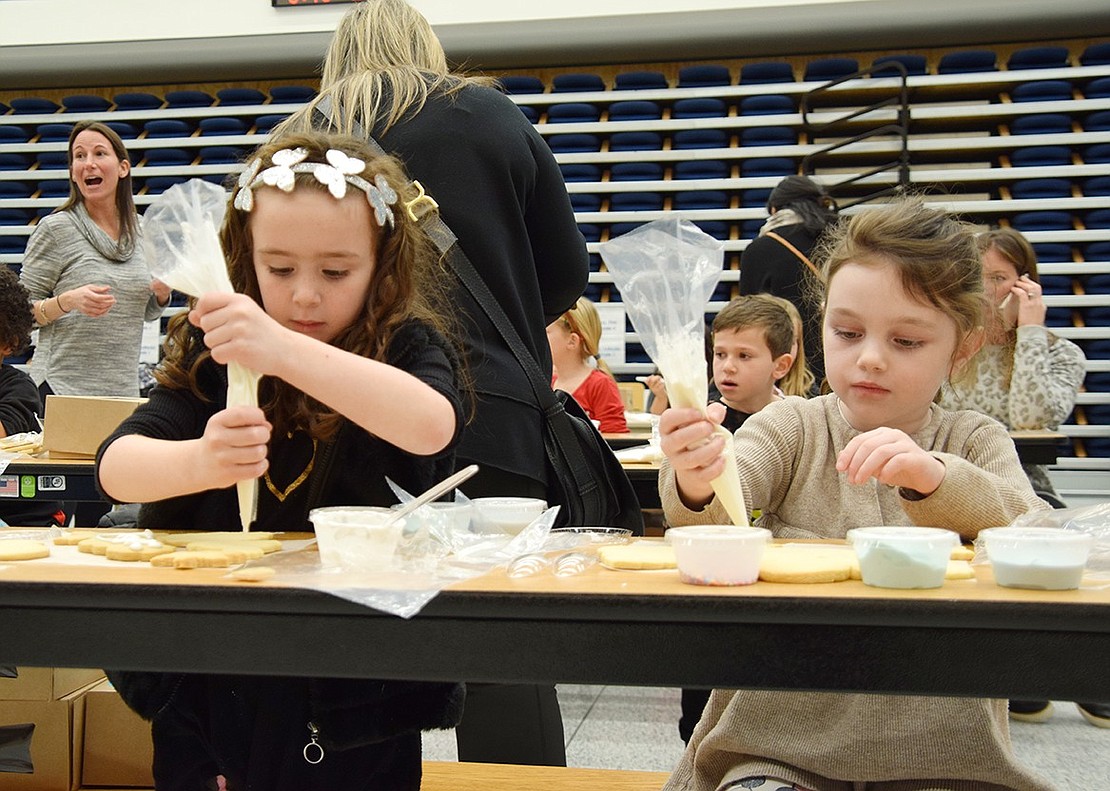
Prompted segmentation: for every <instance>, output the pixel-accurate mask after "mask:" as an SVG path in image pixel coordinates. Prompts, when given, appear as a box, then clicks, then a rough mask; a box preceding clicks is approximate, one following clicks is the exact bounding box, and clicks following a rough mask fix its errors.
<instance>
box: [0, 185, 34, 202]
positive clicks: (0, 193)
mask: <svg viewBox="0 0 1110 791" xmlns="http://www.w3.org/2000/svg"><path fill="white" fill-rule="evenodd" d="M31 193H32V189H31V185H30V184H26V183H24V182H22V181H0V198H17V199H18V198H30V197H31Z"/></svg>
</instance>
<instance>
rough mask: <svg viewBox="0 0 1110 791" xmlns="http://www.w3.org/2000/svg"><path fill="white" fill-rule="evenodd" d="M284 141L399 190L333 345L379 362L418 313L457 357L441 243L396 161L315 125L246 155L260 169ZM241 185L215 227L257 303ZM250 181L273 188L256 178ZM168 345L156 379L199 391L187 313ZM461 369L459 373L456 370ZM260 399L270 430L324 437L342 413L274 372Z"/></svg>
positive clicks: (305, 181)
mask: <svg viewBox="0 0 1110 791" xmlns="http://www.w3.org/2000/svg"><path fill="white" fill-rule="evenodd" d="M288 148H303V149H304V150H305V151H307V152H308V156H307V157H306V158H305V160H304V161H305V162H309V163H312V162H322V163H326V162H327V160H326V158H325V154H326V152H327V151H328V150H329V149H338V150H340V151H342V152H343V153H345V154H347V155H348V156H350V157H355V158H357V159H360V160H362V161H363V162H365V163H366V169H365V170H364V171H363V172H362V173H361V174H360V175H361V176H362V178H364V179H366V180H367V181H368V182H371V183H373V182H374V180H375V179H376V178H377V177H379V176H381V177H384V178H385V180H386V181H387V182H388V183H389V186H390V187H392V188H393V189H394V191H396V192H397V195H398V198H399V199H398V201H397V203H396V204H394V206H393V207H392V211H393V218H394V225H393V226H392V227H390V226H389V225H385V226H383V227H381V228H375V233H374V244H375V245H376V247H377V249H376V250H374V255H375V257H374V260H375V264H374V271H373V274H372V275H371V279H370V288H369V292H368V294H367V299H366V305H365V306H364V308H363V311H362V315H361V316H360V318H359V319H358V320H356V321H355V322H354V323H353V324H352V325H351V326H350V327H348V328H347V329H345V330H344V331H343V332H341V333H340V334H339V335H338V336H337V337H336V338H335V339H334V340H333V341H332V345H333V346H336V347H338V348H340V349H343V350H344V351H348V352H351V353H353V354H358V355H361V356H363V357H368V358H370V359H373V360H379V361H383V362H384V361H385V358H386V353H387V351H388V349H389V346H390V343H391V342H392V341H393V339H394V336H395V335H396V333H397V330H398V328H399V327H400V326H401V325H402V324H403V323H404V322H406V321H409V320H411V319H415V320H418V321H420V322H422V323H424V324H427V325H430V326H431V327H432V328H433V329H435V330H437V331H438V332H439V333H440V334H442V335H443V336H444V337H445V338H447V339H448V340H449V341H451V342H452V344H453V345H454V347H455V349H456V357H459V355H458V353H457V350H458V343H457V338H458V332H457V327H456V322H455V320H454V319H453V318H452V314H451V313H450V311H449V309H448V306H449V304H450V303H449V301H448V299H447V291H446V281H448V280H449V277H448V274H447V272H446V271H445V269H444V268H443V266H442V263H441V261H440V257H439V253H438V251H437V250H436V249H435V247H434V246H433V245H432V243H431V241H430V240H429V239H428V237H427V235H426V234H425V233H424V232H423V231H422V230H421V228H420V227H419V225H417V223H416V222H415V221H414V220H413V219H412V218H411V217H410V216H409V215H408V213H407V212H406V211H405V208H404V205H403V204H404V202H405V201H408V200H411V199H413V198H414V197H416V194H417V193H416V191H415V189H413V188H412V187H411V185H410V182H409V179H408V178H407V177H406V176H405V173H404V171H403V170H402V168H401V165H400V163H399V162H398V161H397V160H396V159H394V158H393V157H390V156H383V155H378V154H375V153H374V152H373V151H372V150H371V149H370V148H369V146H368V145H367V144H366V142H365V141H364V140H361V139H359V138H355V137H348V136H343V135H334V134H323V133H319V132H305V133H291V134H287V135H281V136H278V137H274V138H271V139H270V140H269V141H268V142H267V143H265V144H263V145H262V146H260V147H259V148H258V149H257V150H256V151H255V152H254V153H253V154H252V155H251V156H250V157H248V158H247V162H248V163H252V162H253V161H254V160H256V159H258V160H261V167H262V168H263V169H264V168H266V167H269V166H270V165H271V163H272V162H273V155H274V154H275V153H276V152H278V151H280V150H282V149H288ZM295 178H296V187H295V188H296V189H298V190H303V189H314V190H319V191H324V192H326V191H327V187H326V186H325V185H323V184H321V183H320V182H319V181H318V180H317V179H316V178H315V177H314V176H313V174H312V173H296V176H295ZM242 189H243V188H242V187H236V188H235V189H234V190H233V193H232V196H231V199H230V200H229V202H228V209H227V214H226V215H225V217H224V223H223V227H222V228H221V229H220V242H221V244H222V246H223V250H224V257H225V258H226V259H227V269H228V275H229V277H230V279H231V284H232V286H233V287H234V288H235V290H236V291H238V292H240V293H243V294H246V295H247V296H249V297H250V298H251V299H253V300H254V301H255V302H258V303H259V304H262V296H261V292H260V290H259V286H258V277H257V275H256V273H255V269H254V247H253V239H252V236H251V223H250V220H251V214H250V213H249V212H244V211H240V210H239V209H236V208H234V205H233V203H234V199H235V196H236V195H237V194H238V193H239V192H240V191H241V190H242ZM255 189H270V188H269V187H266V186H265V185H261V186H258V187H255ZM190 304H191V303H190ZM165 350H166V356H165V358H164V359H163V361H162V364H161V366H159V369H158V370H157V371H156V372H155V378H156V379H157V380H158V382H159V383H160V384H163V385H165V386H167V387H174V388H177V389H184V388H190V389H192V390H193V392H194V393H196V394H197V395H198V396H199V397H203V395H202V394H201V393H200V391H199V389H198V387H197V377H196V372H197V368H198V366H199V365H200V364H201V363H202V362H203V361H204V360H206V359H207V358H208V357H209V356H210V355H209V351H208V349H207V348H205V347H204V341H203V334H202V333H201V332H200V331H199V330H197V329H196V328H195V327H193V326H192V325H191V324H189V323H188V318H187V314H185V313H182V314H180V315H178V316H176V317H174V320H172V321H171V324H170V327H169V329H168V331H167V333H166V342H165ZM460 368H461V366H460ZM459 376H460V381H462V378H463V377H462V371H461V370H460V374H459ZM259 404H260V405H261V406H262V408H263V410H264V411H265V412H266V415H267V417H268V419H269V420H270V421H271V422H272V423H273V424H274V430H275V432H277V431H286V432H288V431H293V430H295V429H303V430H305V431H307V432H309V434H311V435H312V436H313V437H316V438H318V439H324V440H326V439H329V438H330V437H332V436H333V435H334V432H335V430H336V429H337V428H338V426H339V423H340V420H341V417H340V415H338V414H336V413H335V412H334V411H333V410H331V409H330V407H327V406H325V405H323V404H321V403H320V402H318V401H316V400H315V399H313V398H311V397H309V396H307V395H305V394H304V393H303V392H301V391H300V390H298V389H297V388H295V387H293V386H291V385H289V384H287V383H285V382H283V381H282V380H280V379H277V378H273V377H264V378H263V380H262V383H261V385H260V387H259Z"/></svg>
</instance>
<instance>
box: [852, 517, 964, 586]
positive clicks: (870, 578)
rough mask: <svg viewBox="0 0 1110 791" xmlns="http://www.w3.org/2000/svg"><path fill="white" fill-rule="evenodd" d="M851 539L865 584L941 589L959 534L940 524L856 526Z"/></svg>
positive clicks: (958, 540)
mask: <svg viewBox="0 0 1110 791" xmlns="http://www.w3.org/2000/svg"><path fill="white" fill-rule="evenodd" d="M848 541H849V542H850V543H851V544H852V548H853V549H854V550H855V552H856V557H857V558H858V559H859V569H860V576H862V577H863V582H864V584H865V585H873V586H875V587H877V588H939V587H940V586H941V585H943V584H944V574H945V572H946V571H947V570H948V559H949V558H950V557H951V555H952V548H953V547H955V546H956V545H957V544H959V543H960V537H959V535H957V534H956V533H954V532H952V531H951V530H942V529H941V528H938V527H857V528H853V529H852V530H849V531H848Z"/></svg>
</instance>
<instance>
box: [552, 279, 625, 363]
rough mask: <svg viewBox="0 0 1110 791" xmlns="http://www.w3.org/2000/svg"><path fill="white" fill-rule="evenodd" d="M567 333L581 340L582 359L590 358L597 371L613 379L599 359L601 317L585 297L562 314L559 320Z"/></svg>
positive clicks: (602, 361)
mask: <svg viewBox="0 0 1110 791" xmlns="http://www.w3.org/2000/svg"><path fill="white" fill-rule="evenodd" d="M559 320H560V321H561V322H562V323H563V326H564V327H566V329H567V332H573V333H575V334H577V335H578V337H579V338H581V339H582V357H583V359H585V358H587V357H592V358H593V359H594V362H595V363H597V368H598V370H599V371H601V372H603V373H605V374H608V375H609V377H610V378H614V377H613V371H612V370H611V369H610V368H609V366H608V364H607V363H606V362H605V360H603V359H602V358H601V354H600V353H599V351H598V347H599V346H600V344H601V316H599V315H598V313H597V308H596V307H594V303H592V302H590V300H588V299H587V298H586V297H579V298H578V301H577V302H575V303H574V307H573V308H571V309H570V310H568V311H567V312H566V313H564V314H563V315H562V316H561V317H560V319H559Z"/></svg>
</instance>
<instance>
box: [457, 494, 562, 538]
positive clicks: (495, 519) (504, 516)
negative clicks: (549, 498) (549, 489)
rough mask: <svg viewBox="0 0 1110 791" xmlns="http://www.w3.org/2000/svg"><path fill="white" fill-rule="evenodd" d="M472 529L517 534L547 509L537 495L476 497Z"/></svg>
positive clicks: (545, 504) (478, 531)
mask: <svg viewBox="0 0 1110 791" xmlns="http://www.w3.org/2000/svg"><path fill="white" fill-rule="evenodd" d="M470 503H471V505H473V506H474V512H473V514H472V516H471V522H470V525H471V530H473V531H474V532H475V533H494V534H506V533H507V534H509V535H516V534H517V533H519V532H520V531H521V530H523V529H524V528H526V527H528V525H530V524H532V522H533V521H534V520H535V519H536V517H538V516H539V515H540V514H542V513H543V512H544V511H546V510H547V503H546V502H545V501H543V500H540V499H537V498H535V497H475V498H474V499H473V500H471V501H470Z"/></svg>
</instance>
